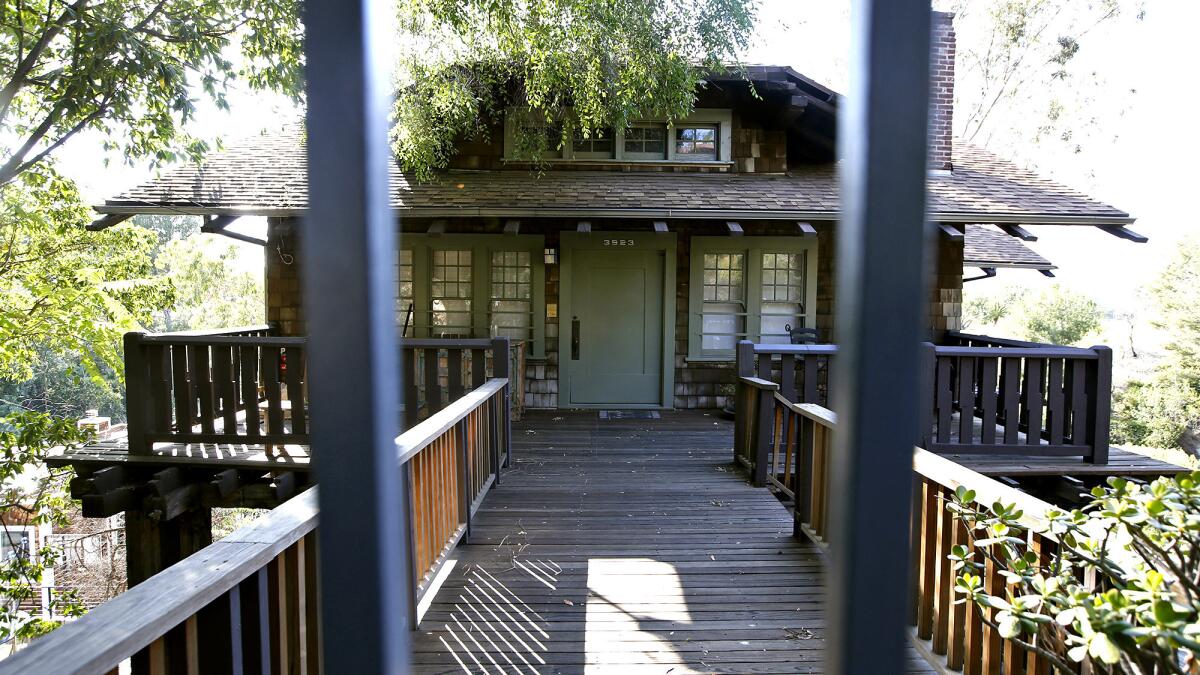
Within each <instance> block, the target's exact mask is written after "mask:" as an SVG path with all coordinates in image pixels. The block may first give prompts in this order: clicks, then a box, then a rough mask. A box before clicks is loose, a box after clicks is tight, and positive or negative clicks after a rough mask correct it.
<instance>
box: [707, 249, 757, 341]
mask: <svg viewBox="0 0 1200 675" xmlns="http://www.w3.org/2000/svg"><path fill="white" fill-rule="evenodd" d="M745 260H746V256H745V254H744V253H705V254H704V304H703V305H701V308H700V312H701V333H702V335H703V337H702V344H701V349H702V350H703V351H706V352H712V351H726V350H732V349H733V347H734V345H735V344H737V341H738V340H740V339H741V338H743V337H745V335H746V303H745V299H746V275H745V268H746V264H745Z"/></svg>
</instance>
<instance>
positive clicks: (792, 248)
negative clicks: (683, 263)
mask: <svg viewBox="0 0 1200 675" xmlns="http://www.w3.org/2000/svg"><path fill="white" fill-rule="evenodd" d="M690 246H691V261H692V264H691V271H690V279H691V284H690V290H689V307H690V311H689V316H688V358H691V359H702V360H703V359H715V360H726V359H731V358H733V355H734V350H735V348H736V346H737V342H738V341H739V340H751V341H753V342H776V343H786V342H788V341H790V337H791V336H790V335H789V332H788V326H790V327H791V328H792V329H799V328H813V327H815V325H816V315H815V314H814V312H813V305H815V303H816V287H815V285H814V284H813V283H812V281H811V280H810V279H809V278H808V277H809V273H810V270H812V269H813V265H815V264H816V250H817V248H816V240H815V239H805V238H802V237H736V238H735V237H704V236H701V237H692V240H691V244H690Z"/></svg>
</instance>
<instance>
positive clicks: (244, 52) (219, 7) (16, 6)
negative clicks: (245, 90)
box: [0, 0, 302, 185]
mask: <svg viewBox="0 0 1200 675" xmlns="http://www.w3.org/2000/svg"><path fill="white" fill-rule="evenodd" d="M298 4H299V3H298V1H297V0H266V1H260V0H155V1H147V2H135V1H131V0H116V1H113V0H107V1H100V0H74V1H73V2H68V1H65V0H0V81H3V85H2V86H0V128H3V129H4V130H5V134H4V142H3V144H2V147H0V185H3V184H6V183H9V182H10V181H12V180H13V179H15V178H16V177H17V176H20V175H21V174H22V173H24V172H25V171H27V170H29V169H32V168H34V167H36V166H38V165H39V164H40V163H41V162H42V161H43V160H45V159H47V158H49V157H50V155H51V154H52V153H53V152H54V151H55V150H56V149H58V148H59V147H61V146H62V145H63V144H64V143H66V142H67V141H69V140H70V139H71V138H72V137H74V136H76V135H77V134H79V133H80V132H82V131H84V130H87V129H91V130H95V131H98V132H100V133H102V134H103V135H104V137H105V138H106V139H107V140H106V146H107V147H108V148H110V149H112V150H115V151H119V152H120V153H121V155H122V156H123V157H124V158H125V159H126V161H132V160H135V159H142V158H149V159H151V160H154V161H158V162H164V161H170V160H172V159H175V158H176V157H178V156H180V154H183V155H185V156H189V157H192V158H195V157H197V156H199V154H200V153H202V152H203V151H204V150H205V149H206V148H207V144H206V143H203V142H201V141H198V140H196V139H193V138H191V137H189V136H188V135H187V134H186V133H184V131H183V129H184V127H185V125H186V124H187V123H188V122H189V121H191V119H192V115H193V114H194V112H195V103H194V97H195V94H196V87H197V86H198V87H199V88H200V89H201V90H202V91H203V92H204V94H205V95H207V96H209V97H210V98H212V99H213V100H214V101H215V102H216V103H217V105H218V106H225V105H227V104H226V100H225V95H226V93H227V91H228V88H229V86H230V85H231V83H232V82H233V81H234V80H235V79H238V78H241V79H242V80H244V81H246V82H247V83H248V84H249V85H250V86H251V87H257V88H261V89H272V90H276V91H284V92H288V93H290V94H292V95H294V96H296V97H297V98H298V97H299V96H300V91H301V87H302V85H301V74H300V53H301V47H300V25H299V16H298V11H299V10H298ZM235 48H236V50H237V57H238V58H237V60H236V61H235V60H234V59H231V58H229V57H230V56H231V54H230V53H229V51H230V50H231V49H235Z"/></svg>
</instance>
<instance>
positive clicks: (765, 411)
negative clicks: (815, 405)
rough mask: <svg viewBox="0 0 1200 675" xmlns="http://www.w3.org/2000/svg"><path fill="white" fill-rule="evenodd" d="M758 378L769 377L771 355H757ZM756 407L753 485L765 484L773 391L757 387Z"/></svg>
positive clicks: (769, 449)
mask: <svg viewBox="0 0 1200 675" xmlns="http://www.w3.org/2000/svg"><path fill="white" fill-rule="evenodd" d="M758 378H759V379H761V380H768V381H769V380H770V379H771V356H770V355H769V354H760V355H759V357H758ZM757 396H758V408H757V414H756V415H755V416H754V473H753V483H754V486H755V487H763V486H765V485H766V484H767V469H768V468H769V462H768V459H767V457H768V455H769V454H770V451H771V445H772V442H773V441H774V434H773V431H774V428H775V425H774V424H772V422H773V420H772V418H773V417H774V415H775V392H774V391H771V390H770V389H758V393H757Z"/></svg>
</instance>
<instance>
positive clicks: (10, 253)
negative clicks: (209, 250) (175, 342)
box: [0, 166, 171, 380]
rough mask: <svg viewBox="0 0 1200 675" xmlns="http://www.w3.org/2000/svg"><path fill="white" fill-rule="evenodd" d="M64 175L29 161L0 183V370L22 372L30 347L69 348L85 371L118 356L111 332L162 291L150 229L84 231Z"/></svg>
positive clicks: (162, 298) (26, 371) (33, 358)
mask: <svg viewBox="0 0 1200 675" xmlns="http://www.w3.org/2000/svg"><path fill="white" fill-rule="evenodd" d="M87 222H88V218H87V212H86V210H85V209H84V208H83V207H82V206H81V204H80V199H79V195H78V193H77V192H76V191H75V187H74V185H73V184H72V183H70V182H69V181H66V180H64V179H62V178H61V177H60V176H58V175H57V174H56V173H54V172H53V171H52V170H49V169H48V168H46V167H44V166H43V167H41V168H38V169H36V170H29V171H26V172H25V173H24V174H22V175H21V176H20V177H19V178H18V179H16V180H14V181H13V182H10V183H8V184H7V185H0V379H14V380H22V379H27V378H29V377H30V376H31V375H32V374H33V368H34V365H35V364H36V363H37V359H38V352H39V350H45V351H49V352H53V353H59V354H63V353H70V352H74V353H78V354H80V355H82V357H83V360H82V365H83V367H84V368H85V369H86V370H87V372H88V374H89V375H91V376H93V377H97V378H99V377H101V368H102V366H103V365H104V364H108V365H109V366H111V367H116V366H117V365H118V364H119V363H120V350H119V336H120V334H121V332H123V331H124V330H128V329H132V328H135V327H136V326H137V325H139V324H140V323H144V322H145V321H147V320H148V319H149V317H150V314H151V313H152V312H153V311H154V310H155V309H158V308H159V307H162V306H166V305H168V304H169V303H170V301H171V293H170V288H169V287H168V286H165V285H164V284H162V283H161V282H158V281H155V280H153V279H151V278H150V276H151V265H150V258H149V252H150V250H151V247H152V246H153V244H154V239H155V237H154V235H153V234H151V233H149V232H146V231H144V230H141V229H138V228H136V227H133V226H129V225H124V226H118V227H115V228H112V229H109V230H106V231H104V232H98V233H88V232H86V231H85V230H84V226H85V225H86V224H87Z"/></svg>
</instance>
